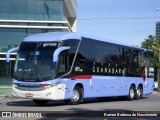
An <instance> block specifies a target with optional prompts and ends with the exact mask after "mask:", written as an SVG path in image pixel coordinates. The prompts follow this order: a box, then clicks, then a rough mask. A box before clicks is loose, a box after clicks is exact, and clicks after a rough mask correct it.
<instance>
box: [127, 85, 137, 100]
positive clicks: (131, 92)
mask: <svg viewBox="0 0 160 120" xmlns="http://www.w3.org/2000/svg"><path fill="white" fill-rule="evenodd" d="M127 98H128V100H129V101H132V100H134V98H135V88H134V87H133V86H130V89H129V93H128V97H127Z"/></svg>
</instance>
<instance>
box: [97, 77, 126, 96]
mask: <svg viewBox="0 0 160 120" xmlns="http://www.w3.org/2000/svg"><path fill="white" fill-rule="evenodd" d="M94 78H96V77H94ZM97 78H99V79H101V80H100V81H101V87H100V95H99V97H105V96H119V95H120V96H121V95H123V94H124V92H123V82H124V80H123V77H112V76H99V77H97Z"/></svg>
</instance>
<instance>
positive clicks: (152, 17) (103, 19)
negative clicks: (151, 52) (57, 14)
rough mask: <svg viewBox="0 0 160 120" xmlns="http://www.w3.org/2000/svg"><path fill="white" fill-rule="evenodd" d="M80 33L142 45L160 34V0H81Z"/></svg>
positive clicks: (79, 6)
mask: <svg viewBox="0 0 160 120" xmlns="http://www.w3.org/2000/svg"><path fill="white" fill-rule="evenodd" d="M77 5H78V9H77V15H78V16H77V18H78V28H77V31H78V32H80V33H86V34H90V35H96V36H99V37H103V38H106V39H110V40H114V41H119V42H122V43H125V44H128V45H132V46H139V47H140V46H141V42H142V41H144V39H145V38H148V36H149V35H155V34H156V30H155V29H156V22H158V21H160V10H157V8H160V0H77Z"/></svg>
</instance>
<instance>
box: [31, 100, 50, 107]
mask: <svg viewBox="0 0 160 120" xmlns="http://www.w3.org/2000/svg"><path fill="white" fill-rule="evenodd" d="M33 101H34V102H35V103H36V104H37V105H40V106H44V105H46V104H47V103H48V100H33Z"/></svg>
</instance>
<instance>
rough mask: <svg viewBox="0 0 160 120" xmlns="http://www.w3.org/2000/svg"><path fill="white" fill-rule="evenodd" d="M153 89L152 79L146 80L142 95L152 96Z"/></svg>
mask: <svg viewBox="0 0 160 120" xmlns="http://www.w3.org/2000/svg"><path fill="white" fill-rule="evenodd" d="M153 88H154V78H147V82H146V93H144V94H152V93H153Z"/></svg>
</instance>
